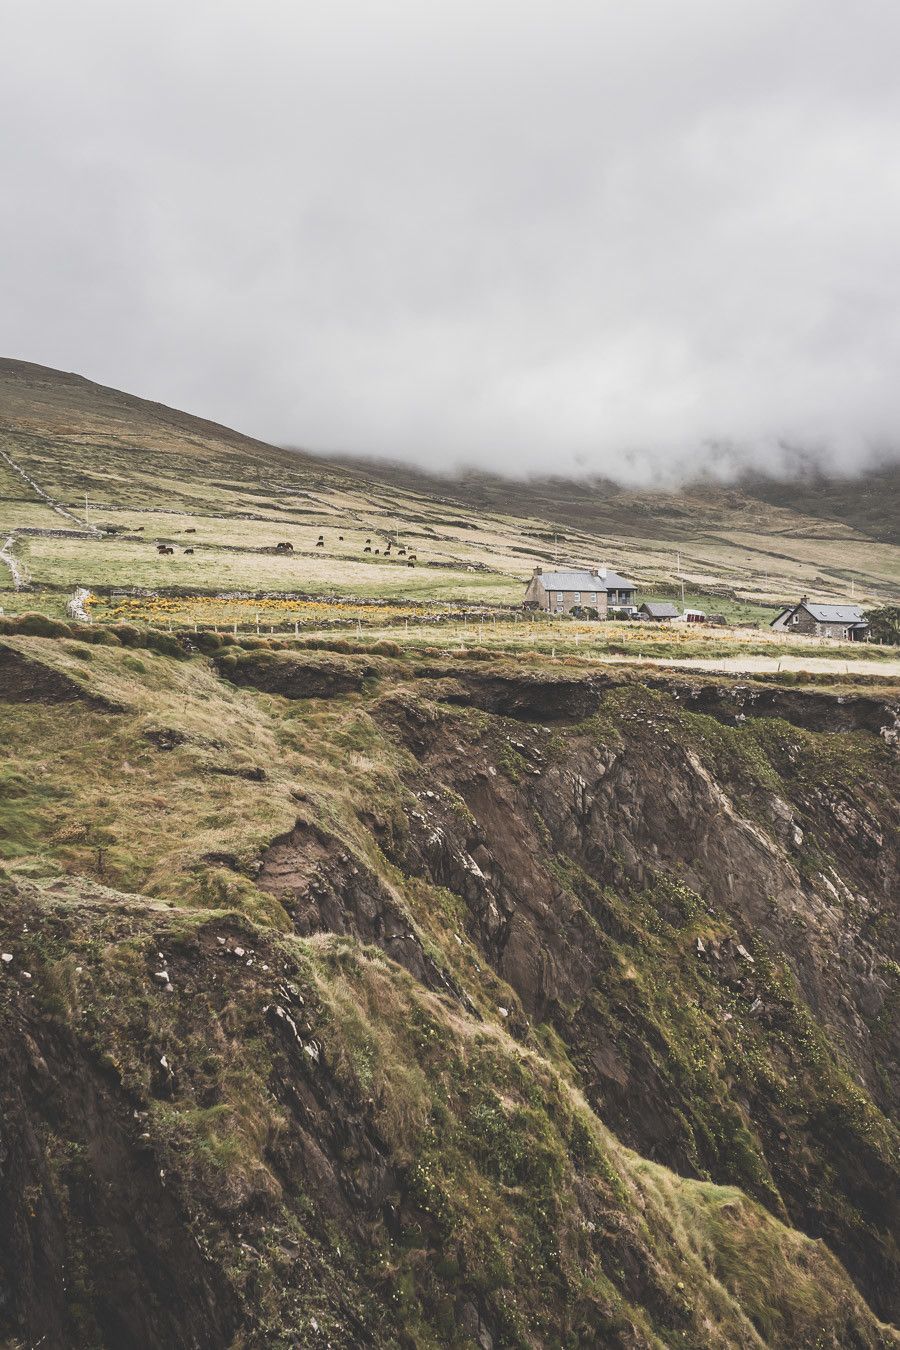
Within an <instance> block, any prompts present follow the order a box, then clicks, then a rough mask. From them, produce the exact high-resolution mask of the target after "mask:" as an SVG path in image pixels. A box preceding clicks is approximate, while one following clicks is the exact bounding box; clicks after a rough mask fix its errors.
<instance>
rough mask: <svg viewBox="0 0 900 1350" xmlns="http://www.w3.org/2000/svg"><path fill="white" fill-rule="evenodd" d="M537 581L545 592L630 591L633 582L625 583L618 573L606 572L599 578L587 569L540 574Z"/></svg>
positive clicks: (570, 569) (571, 569)
mask: <svg viewBox="0 0 900 1350" xmlns="http://www.w3.org/2000/svg"><path fill="white" fill-rule="evenodd" d="M538 581H540V582H541V583H542V584H543V587H544V589H545V590H547V591H620V590H625V591H631V590H634V582H633V581H626V580H625V578H624V577H620V576H619V574H618V572H611V571H610V570H609V568H607V570H606V576H605V577H601V576H599V575H598V574H597V573H595V572H589V571H588V570H587V568H566V569H565V571H561V572H541V573H540V575H539V576H538Z"/></svg>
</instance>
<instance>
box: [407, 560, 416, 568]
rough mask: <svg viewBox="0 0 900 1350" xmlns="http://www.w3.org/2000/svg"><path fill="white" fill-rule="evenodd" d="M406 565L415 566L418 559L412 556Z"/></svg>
mask: <svg viewBox="0 0 900 1350" xmlns="http://www.w3.org/2000/svg"><path fill="white" fill-rule="evenodd" d="M406 565H407V567H415V565H416V560H415V558H410V559H409V561H408V562H407V564H406Z"/></svg>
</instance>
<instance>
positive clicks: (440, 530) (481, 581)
mask: <svg viewBox="0 0 900 1350" xmlns="http://www.w3.org/2000/svg"><path fill="white" fill-rule="evenodd" d="M0 452H2V455H3V456H5V458H4V457H0V544H2V543H3V542H4V541H5V539H6V538H7V537H8V536H10V535H12V537H13V541H14V542H13V548H14V551H15V554H16V556H17V558H18V559H19V560H20V564H21V567H22V569H23V571H24V573H25V575H26V576H27V578H29V579H30V581H31V583H32V584H33V585H34V586H35V588H36V590H37V594H38V596H39V598H40V607H44V608H46V607H47V606H48V605H49V606H51V607H52V604H53V600H54V596H57V595H59V594H60V593H61V592H65V590H67V589H68V590H70V589H71V588H72V587H74V586H76V585H84V586H88V587H91V588H93V589H94V590H96V591H98V592H101V593H106V592H108V591H109V590H117V589H127V588H132V587H135V586H137V587H142V588H147V589H152V590H159V589H164V590H175V591H180V592H182V593H184V592H188V593H190V594H216V593H219V592H222V591H225V592H234V591H238V592H245V593H246V592H249V593H252V594H259V593H265V592H271V593H276V594H285V593H298V592H299V593H304V594H307V593H308V594H314V595H343V596H353V597H357V598H365V599H372V598H381V599H383V598H394V599H405V600H411V601H415V602H423V601H426V602H427V601H435V600H438V601H451V600H453V601H475V602H479V603H492V604H493V603H518V602H519V601H520V600H521V595H522V588H523V580H524V578H525V577H526V576H527V575H528V574H529V572H530V571H531V569H532V567H533V566H534V565H535V564H536V563H538V562H546V561H547V560H548V559H552V558H554V557H555V556H558V557H560V558H562V559H570V560H572V561H576V562H582V563H596V562H598V561H607V562H611V563H614V564H615V565H616V566H617V567H619V568H620V569H621V570H624V571H625V572H626V573H628V574H630V575H632V576H633V577H634V578H635V579H636V580H637V581H638V582H639V583H640V585H641V586H642V587H643V588H644V593H646V594H648V595H653V594H656V595H660V594H664V593H669V594H671V593H674V588H675V587H676V584H677V583H676V580H675V577H676V573H677V574H678V576H679V577H684V579H685V584H686V586H687V590H688V592H689V593H690V594H691V595H692V596H695V597H696V596H702V595H707V596H718V597H719V608H722V606H723V604H725V605H727V604H728V602H729V600H730V601H731V602H732V604H734V603H735V601H737V602H739V606H740V607H739V608H738V609H737V610H735V611H734V612H735V613H736V615H737V616H738V617H741V618H745V619H748V620H749V619H754V618H756V619H758V618H760V617H764V616H765V614H766V613H767V610H766V609H765V608H764V606H769V607H772V606H774V605H776V604H777V603H779V602H781V601H782V600H784V599H785V598H796V597H797V596H798V595H799V594H801V593H802V592H803V591H809V592H810V593H812V594H816V595H817V596H819V597H820V598H823V599H824V598H827V597H829V596H831V597H834V598H836V599H841V598H849V595H850V593H851V588H852V589H853V592H854V594H855V596H856V598H858V599H862V600H877V599H879V598H881V599H891V598H895V597H896V593H897V588H898V585H900V561H898V556H900V555H898V550H897V549H896V547H894V546H892V545H891V543H890V530H889V528H888V527H887V525H886V523H885V522H887V521H888V520H889V519H890V510H889V507H890V502H891V501H892V500H893V498H892V497H891V495H890V491H888V489H889V488H890V483H892V482H893V479H890V475H887V476H882V479H879V480H878V482H877V484H876V487H877V492H876V496H875V498H874V500H872V499H871V498H865V502H866V509H865V511H862V510H861V511H858V512H857V511H854V510H850V509H849V508H848V506H847V503H848V502H850V501H854V500H857V499H859V500H862V499H863V496H864V494H865V492H866V491H867V490H870V489H871V488H872V483H868V484H866V483H861V484H859V485H855V486H853V487H851V486H850V485H845V486H844V488H843V489H842V490H841V491H840V492H839V494H838V499H835V500H833V502H832V504H829V502H828V500H827V499H826V498H825V497H823V496H822V495H821V494H820V495H819V496H818V497H815V494H814V493H812V491H811V489H809V488H808V486H804V487H802V489H801V488H798V489H797V492H796V493H794V494H793V495H792V493H791V491H790V489H789V488H788V487H786V486H784V485H771V486H772V490H771V491H770V492H769V497H770V500H768V501H764V500H762V494H763V488H764V487H765V485H763V487H760V488H758V489H757V488H756V487H754V488H753V489H752V490H749V489H748V490H744V489H741V490H739V489H737V488H735V489H721V488H712V487H707V488H696V489H693V490H691V491H686V492H684V493H682V494H674V495H673V494H667V493H649V492H643V493H635V492H630V491H627V490H625V489H622V488H620V487H615V486H614V485H612V484H609V483H576V484H572V483H556V482H549V483H548V482H544V483H541V482H536V483H510V482H506V481H503V480H499V479H491V478H487V477H481V476H476V475H468V476H466V477H464V478H463V479H459V480H436V479H430V478H427V477H424V476H422V475H416V474H414V473H410V472H407V471H401V470H397V469H393V468H391V467H390V466H384V465H360V464H356V465H348V464H344V465H343V466H341V465H338V464H337V463H335V462H333V461H324V460H316V459H315V458H313V457H311V456H308V455H302V454H295V453H292V452H288V451H285V450H282V449H277V448H275V447H271V446H267V445H264V444H262V443H261V442H259V441H254V440H252V439H251V438H249V437H245V436H241V435H239V434H238V433H236V432H233V431H230V430H228V429H227V428H224V427H219V426H216V425H215V424H213V423H209V422H204V421H202V420H201V419H199V418H193V417H189V416H187V415H186V414H184V413H179V412H176V411H175V410H173V409H169V408H165V407H162V406H161V405H159V404H152V403H148V402H146V401H145V400H141V399H138V398H133V397H131V396H130V395H126V394H122V393H119V392H117V391H115V390H110V389H105V388H103V387H101V386H99V385H95V384H92V383H91V382H90V381H88V380H84V379H81V378H80V377H78V376H74V375H64V374H62V373H60V372H58V371H53V370H48V369H46V368H44V367H40V366H33V365H29V364H27V363H23V362H14V361H2V362H0ZM889 479H890V481H888V480H889ZM892 490H893V489H891V491H892ZM86 498H87V505H86V501H85V499H86ZM841 502H843V503H844V507H843V509H842V508H841ZM879 503H883V504H884V508H885V509H884V515H883V517H878V515H877V508H878V504H879ZM832 508H833V509H832ZM98 524H99V525H103V526H112V527H114V528H115V530H116V531H118V533H117V534H116V535H115V536H111V535H109V534H106V533H97V532H96V530H92V529H90V528H89V527H90V526H92V525H93V526H97V525H98ZM60 531H63V532H65V537H60ZM320 535H322V536H323V541H322V547H321V548H320V547H318V540H319V536H320ZM157 540H159V541H161V542H165V543H167V544H169V545H170V546H172V547H173V549H174V553H173V554H172V555H162V556H161V555H158V554H157V551H156V548H155V546H154V545H155V542H156V541H157ZM367 541H369V542H368V545H367ZM885 541H887V542H885ZM279 542H285V543H290V544H291V545H292V548H293V553H292V554H291V555H289V556H279V555H276V554H275V553H274V548H275V545H276V544H277V543H279ZM389 542H391V543H392V544H393V547H392V549H391V551H390V552H389V553H387V554H386V552H385V550H386V546H387V545H388V543H389ZM400 545H402V546H403V547H404V548H405V549H406V550H407V552H406V555H405V556H402V557H401V556H398V546H400ZM367 546H368V548H369V549H370V550H371V551H370V552H368V553H367V552H365V550H366V548H367ZM186 548H190V549H192V550H193V551H192V552H191V553H190V554H188V553H186V552H185V549H186ZM376 550H377V552H376ZM409 553H414V554H415V555H416V566H415V567H414V568H410V567H409V566H408V557H409ZM4 570H6V569H4ZM0 604H2V605H4V606H5V607H6V608H11V607H14V606H15V604H16V601H15V598H14V597H12V596H6V597H3V596H0Z"/></svg>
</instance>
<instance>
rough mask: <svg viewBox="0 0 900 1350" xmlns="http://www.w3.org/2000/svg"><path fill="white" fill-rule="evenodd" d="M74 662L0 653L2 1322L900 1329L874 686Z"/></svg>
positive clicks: (306, 1331) (21, 1330) (182, 661)
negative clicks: (898, 1325)
mask: <svg viewBox="0 0 900 1350" xmlns="http://www.w3.org/2000/svg"><path fill="white" fill-rule="evenodd" d="M92 636H94V637H96V636H97V634H96V633H95V634H93V635H92ZM122 636H123V638H125V639H126V640H127V641H129V642H135V641H140V640H142V639H141V638H140V635H138V634H135V633H133V632H132V633H128V632H126V630H123V632H122ZM103 637H104V643H103V644H101V643H92V644H91V645H87V644H85V643H84V642H81V641H73V640H71V639H66V638H63V639H58V640H52V639H43V638H34V637H7V638H4V639H2V648H0V736H2V738H3V742H4V744H6V745H7V746H9V747H11V753H9V755H8V757H7V759H6V761H5V763H4V766H3V770H2V781H0V857H2V858H3V859H4V868H5V882H4V884H3V899H2V905H0V928H2V950H3V951H4V952H5V953H7V954H8V955H9V956H11V958H12V959H11V961H9V962H4V966H3V971H2V973H0V1016H2V1018H3V1024H4V1033H3V1036H2V1038H0V1039H2V1044H3V1051H2V1055H0V1072H2V1075H3V1092H2V1097H0V1100H2V1104H3V1105H2V1111H3V1139H4V1154H3V1159H2V1164H0V1188H2V1196H0V1200H2V1203H3V1206H4V1212H5V1213H6V1214H7V1215H8V1216H10V1218H9V1222H8V1223H7V1224H6V1225H4V1227H3V1230H2V1235H0V1267H2V1275H0V1278H2V1281H3V1286H4V1291H5V1295H6V1297H5V1299H4V1301H3V1303H2V1306H0V1335H3V1334H5V1335H6V1336H8V1337H11V1338H13V1341H14V1343H15V1338H18V1339H19V1340H20V1341H24V1343H26V1344H29V1343H36V1342H38V1341H40V1338H41V1337H42V1336H44V1337H46V1338H47V1339H46V1341H45V1344H48V1345H67V1346H68V1345H71V1346H89V1345H90V1346H93V1345H98V1344H100V1345H108V1346H115V1345H121V1344H136V1345H144V1344H146V1345H151V1344H166V1345H174V1346H180V1345H184V1346H188V1345H199V1346H210V1347H212V1346H218V1345H222V1344H231V1343H235V1344H244V1345H248V1346H250V1345H266V1346H278V1345H284V1346H288V1345H294V1344H302V1345H317V1344H321V1345H334V1346H357V1345H377V1346H389V1345H398V1344H401V1345H408V1346H438V1345H440V1346H444V1345H450V1346H460V1347H461V1346H465V1345H481V1346H482V1347H485V1346H495V1347H500V1346H563V1345H566V1346H574V1345H584V1346H593V1345H598V1344H599V1345H610V1346H654V1347H661V1346H669V1345H686V1346H693V1347H697V1350H700V1347H707V1346H723V1347H724V1346H747V1347H758V1346H763V1345H769V1346H783V1347H794V1346H809V1347H813V1346H817V1347H821V1346H835V1347H837V1346H846V1345H857V1346H887V1345H892V1344H896V1343H897V1337H896V1336H895V1335H894V1333H892V1332H891V1331H889V1330H888V1329H887V1328H886V1327H885V1326H884V1325H882V1324H881V1323H879V1321H878V1320H877V1318H878V1317H881V1318H883V1319H890V1318H892V1317H896V1316H897V1312H898V1309H897V1305H896V1291H897V1288H898V1253H897V1248H896V1244H895V1241H894V1236H893V1235H894V1234H895V1233H896V1159H897V1156H898V1150H897V1143H898V1135H897V1131H896V1124H895V1122H896V1110H897V1101H896V1095H895V1094H896V1083H897V1060H898V1045H897V1039H896V1037H897V1018H896V1008H897V1003H896V1000H897V995H898V988H897V982H896V981H897V974H898V969H900V967H898V965H897V955H898V953H897V950H896V902H897V894H898V886H897V872H898V862H900V859H898V837H900V832H898V829H897V826H898V823H900V822H898V804H900V784H898V776H897V760H896V742H897V734H898V726H900V722H898V719H900V703H898V697H897V691H896V689H890V688H889V687H887V686H885V687H883V688H872V689H869V690H866V689H860V690H857V691H854V690H852V689H849V688H848V689H846V690H844V691H843V692H842V694H841V695H840V696H837V695H834V694H829V693H828V692H825V691H816V690H801V689H786V688H781V687H779V686H778V685H775V684H768V685H764V684H760V685H752V684H749V685H748V684H744V685H742V686H733V685H729V684H727V683H726V684H723V683H721V682H719V683H716V682H714V681H711V680H698V681H696V682H694V681H692V682H690V683H686V682H681V683H679V682H678V681H676V680H675V679H674V678H665V679H663V678H659V679H657V680H656V681H655V682H653V683H649V684H648V683H646V682H641V681H639V680H638V679H637V678H636V677H635V675H634V674H633V673H631V672H629V671H627V670H622V671H617V672H616V673H615V675H614V676H612V675H608V674H606V675H600V674H598V673H597V670H596V667H591V666H590V664H589V663H581V662H577V661H574V660H573V661H569V662H567V663H561V662H547V661H543V662H542V661H532V662H531V663H529V662H528V661H527V660H522V661H519V662H518V663H517V664H516V665H512V664H509V663H504V662H503V661H502V660H493V661H472V660H466V659H464V658H459V659H457V660H449V659H447V658H446V657H441V656H438V655H437V654H434V653H431V654H430V653H428V652H427V651H423V650H421V649H415V648H410V649H408V650H404V649H403V648H402V647H395V648H382V649H381V650H374V651H369V652H366V651H360V652H358V653H357V654H342V653H340V652H335V651H327V650H322V651H317V652H315V651H312V652H311V651H306V652H303V651H298V650H294V651H290V650H282V651H279V650H272V649H268V648H266V646H265V645H263V646H260V647H258V648H254V649H247V648H246V647H242V646H237V645H235V644H231V643H228V644H222V645H220V644H218V643H215V642H213V641H212V640H211V639H210V640H208V641H207V642H206V645H207V646H208V647H209V648H210V654H209V656H204V655H202V654H199V653H195V654H193V655H191V656H189V657H187V658H186V655H185V652H184V650H183V649H182V647H181V645H180V644H179V643H178V642H177V641H175V640H174V639H172V638H169V637H168V636H166V635H161V636H160V638H159V640H158V641H157V642H156V648H157V649H152V648H146V647H131V648H130V649H129V648H123V647H122V646H121V645H120V640H119V639H117V638H116V637H115V636H114V635H113V634H109V633H106V634H103ZM167 651H168V653H169V654H167ZM847 1272H849V1275H848V1273H847Z"/></svg>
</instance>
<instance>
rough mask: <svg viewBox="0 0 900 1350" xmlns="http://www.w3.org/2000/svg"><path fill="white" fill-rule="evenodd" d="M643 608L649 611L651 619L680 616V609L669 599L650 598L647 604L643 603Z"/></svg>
mask: <svg viewBox="0 0 900 1350" xmlns="http://www.w3.org/2000/svg"><path fill="white" fill-rule="evenodd" d="M641 609H645V610H646V611H647V613H648V614H649V615H650V618H651V619H677V618H678V610H677V609H676V608H675V606H674V605H673V604H671V602H670V601H668V600H660V601H654V600H648V601H647V602H646V603H645V604H643V605H641Z"/></svg>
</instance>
